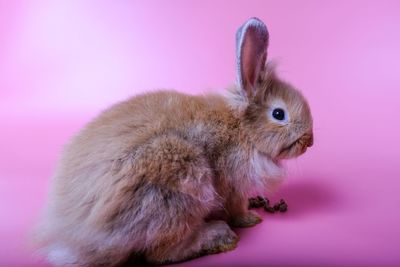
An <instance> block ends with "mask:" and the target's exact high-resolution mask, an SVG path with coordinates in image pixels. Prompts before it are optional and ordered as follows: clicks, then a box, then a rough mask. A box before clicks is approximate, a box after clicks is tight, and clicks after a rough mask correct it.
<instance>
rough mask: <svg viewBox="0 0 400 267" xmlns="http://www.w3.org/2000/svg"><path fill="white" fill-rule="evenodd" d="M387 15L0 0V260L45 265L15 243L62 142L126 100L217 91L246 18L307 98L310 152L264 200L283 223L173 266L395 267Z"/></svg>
mask: <svg viewBox="0 0 400 267" xmlns="http://www.w3.org/2000/svg"><path fill="white" fill-rule="evenodd" d="M399 13H400V4H399V2H398V1H330V3H328V2H327V1H235V2H233V1H197V2H194V1H146V2H142V3H141V4H140V5H139V4H137V3H136V4H135V3H130V2H128V1H126V2H123V1H118V3H116V2H115V3H111V1H110V2H105V1H103V2H101V3H100V2H99V1H96V2H94V1H93V2H90V1H85V2H83V1H63V2H60V1H29V2H26V1H0V59H1V60H0V99H1V100H0V101H1V103H0V120H1V138H0V266H47V265H46V264H44V263H40V262H38V261H36V260H35V259H34V258H33V257H32V256H31V255H30V253H29V251H28V249H27V245H26V233H27V231H28V229H29V228H30V227H31V226H32V224H33V222H34V220H35V218H36V217H37V216H38V214H39V212H40V209H41V207H42V206H43V204H44V201H45V198H46V190H47V186H48V181H49V177H50V175H51V173H52V171H53V170H54V166H55V163H56V160H57V158H58V155H59V153H60V150H61V147H62V145H63V144H64V143H65V142H66V141H67V140H68V138H69V137H70V136H71V135H72V134H73V133H75V132H76V131H78V130H79V128H80V127H82V126H83V125H84V123H86V122H87V121H89V120H90V119H91V118H92V117H93V116H94V115H95V114H97V113H98V112H99V111H100V110H101V109H103V108H105V107H107V106H108V105H110V104H111V103H114V102H115V101H118V100H122V99H124V98H126V97H127V96H129V95H132V94H136V93H138V92H143V91H146V90H149V89H153V88H159V87H166V88H176V89H177V90H180V91H183V92H189V93H200V92H206V91H218V92H222V88H224V87H225V86H226V85H228V84H230V83H232V82H233V81H234V79H235V68H234V66H235V65H234V59H235V58H234V33H235V30H236V28H237V27H238V26H239V25H240V24H242V23H243V22H244V21H245V20H246V19H247V18H249V17H251V16H257V17H259V18H261V19H263V20H264V21H265V22H266V24H267V26H268V27H269V31H270V36H271V40H270V44H271V45H270V50H269V55H270V56H271V57H272V58H275V59H276V60H277V61H278V63H279V72H280V73H281V75H282V76H283V77H285V78H287V79H288V80H289V81H291V82H292V83H293V84H295V85H296V86H297V87H299V88H300V89H301V90H302V91H303V92H304V94H305V95H306V97H307V98H308V99H309V102H310V105H311V107H312V111H313V114H314V119H315V145H314V147H313V148H312V149H310V150H309V152H307V153H306V155H304V156H303V157H301V158H299V159H297V160H294V161H292V162H290V163H289V164H288V173H289V175H288V179H287V182H286V184H285V185H284V186H283V187H282V189H281V190H280V191H279V192H277V193H276V194H275V195H274V196H273V197H274V198H276V199H278V198H280V197H284V198H285V199H286V200H287V202H288V204H289V211H288V212H287V213H286V214H276V215H268V214H265V213H262V214H263V216H264V219H265V220H264V222H263V223H262V224H261V225H258V226H256V227H254V228H251V229H242V230H239V231H238V232H239V233H240V236H241V241H240V243H239V246H238V248H237V249H236V250H235V251H233V252H230V253H226V254H220V255H214V256H208V257H203V258H200V259H196V260H193V261H190V262H187V263H183V264H179V265H177V266H190V267H195V266H242V265H244V264H246V265H247V266H261V265H265V266H267V265H268V266H400V253H399V245H400V229H399V225H400V213H399V205H400V194H399V189H400V168H399V164H400V161H399V159H400V157H399V156H400V155H399V154H400V152H399V151H400V147H399V142H398V139H399V137H400V125H399V124H400V123H399V118H398V116H399V114H400V108H399V106H400V75H399V74H400V73H399V72H400V63H399V62H400V52H399V51H400V31H399V26H400V16H399Z"/></svg>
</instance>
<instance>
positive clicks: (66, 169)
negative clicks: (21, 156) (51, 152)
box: [47, 91, 276, 265]
mask: <svg viewBox="0 0 400 267" xmlns="http://www.w3.org/2000/svg"><path fill="white" fill-rule="evenodd" d="M182 111H183V112H182ZM243 139H246V135H245V134H244V133H241V131H240V120H239V119H238V118H237V117H235V115H234V113H233V110H232V108H231V107H230V106H229V104H228V102H227V100H226V99H225V98H223V97H221V96H216V95H211V96H189V95H185V94H181V93H177V92H167V91H164V92H162V91H161V92H154V93H149V94H145V95H141V96H137V97H135V98H132V99H130V100H128V101H126V102H123V103H120V104H117V105H116V106H114V107H112V108H111V109H109V110H106V111H105V112H103V113H102V114H101V115H100V116H99V117H98V118H97V119H96V120H94V121H93V122H92V123H90V124H89V125H88V126H87V127H86V128H85V129H84V130H83V131H82V132H81V133H80V134H79V135H78V136H76V137H75V138H74V139H73V140H72V142H71V143H70V144H69V145H68V146H67V147H66V149H65V151H64V157H63V158H62V159H61V162H60V166H61V167H60V168H59V169H58V172H57V173H56V175H55V178H54V184H53V186H54V191H53V196H54V197H53V199H52V203H53V206H54V207H55V208H54V209H53V210H50V213H49V216H50V217H51V221H52V222H53V227H49V228H48V231H49V232H48V233H47V235H48V237H49V238H50V239H51V238H52V237H51V236H52V235H55V237H56V239H58V240H59V239H62V237H63V238H65V241H66V242H68V240H69V239H77V238H78V239H82V240H85V241H84V242H83V243H80V242H79V243H80V244H77V247H74V248H70V247H69V248H68V250H69V251H68V253H74V254H76V253H82V251H85V250H88V252H87V253H88V255H86V257H87V256H90V257H93V256H95V255H90V254H91V253H93V252H90V250H91V249H92V248H93V247H96V246H101V247H104V250H105V251H107V250H112V251H116V250H117V251H121V252H122V251H124V250H125V249H128V250H129V252H144V251H147V254H148V255H149V256H151V255H152V253H160V254H162V253H164V252H165V251H162V249H161V251H160V247H163V246H165V245H166V244H174V243H177V244H178V243H182V241H183V240H185V238H187V237H188V236H190V239H191V240H192V239H193V238H194V237H193V234H196V233H197V230H198V229H201V228H204V227H206V226H208V224H207V223H205V222H204V219H206V218H207V217H209V216H212V214H221V215H225V216H223V218H224V219H226V218H229V219H231V220H230V221H231V223H232V224H236V225H238V226H239V225H242V226H247V225H248V226H250V225H252V224H255V223H257V222H259V220H260V219H259V218H258V217H257V216H256V215H254V214H253V213H247V211H246V209H247V207H246V201H244V200H245V199H247V196H248V194H249V193H250V189H251V188H255V186H257V185H258V186H259V185H261V184H263V183H264V182H265V181H264V180H261V177H262V178H264V177H268V176H269V177H274V175H276V173H274V172H276V169H275V168H271V174H272V175H268V171H269V169H268V167H269V166H272V164H271V165H269V164H265V162H261V160H262V156H261V155H258V156H257V154H258V152H257V150H256V149H255V148H254V147H252V146H251V145H250V142H248V141H247V142H244V140H243ZM82 148H85V149H84V150H82ZM264 160H265V159H264ZM258 161H260V162H258ZM260 170H261V171H264V172H265V173H264V175H259V172H260ZM256 179H260V180H259V181H256ZM160 211H162V212H165V213H162V214H159V212H160ZM221 211H223V213H222V212H221ZM166 215H168V216H166ZM221 219H222V218H221ZM117 220H118V223H116V221H117ZM210 225H213V224H212V223H211V224H210ZM221 227H222V228H221ZM217 228H221V230H222V231H226V232H227V233H228V236H230V238H231V239H232V240H231V241H232V243H231V244H230V245H231V246H232V247H234V246H235V244H236V240H237V237H236V235H235V234H234V233H233V232H231V231H230V230H229V228H228V226H227V225H226V226H224V223H223V222H221V221H220V222H218V223H217ZM228 230H229V231H228ZM214 231H215V229H214ZM60 234H61V235H62V236H60ZM64 235H65V237H64ZM202 235H203V236H201V237H199V238H201V239H203V238H205V236H204V233H202ZM205 239H207V238H205ZM86 242H87V243H86ZM203 242H214V241H213V240H201V241H200V240H199V244H198V246H199V249H200V248H201V246H204V245H205V244H204V243H203ZM85 243H86V244H85ZM68 246H69V244H68ZM68 246H67V245H66V244H60V245H58V246H56V247H55V248H53V249H55V250H56V251H55V252H56V253H60V249H66V247H68ZM185 246H187V245H185ZM77 248H79V249H77ZM229 248H230V247H229ZM226 249H228V248H226ZM221 250H224V249H223V248H221ZM105 251H102V252H101V253H100V255H102V257H103V256H104V255H106V257H104V260H107V264H108V265H111V263H110V262H108V259H110V256H109V255H107V253H106V252H105ZM55 252H54V251H53V252H52V253H53V254H54V253H55ZM177 252H179V253H181V252H182V250H181V249H179V250H178V251H177ZM196 252H197V253H199V252H200V250H199V251H196ZM215 252H217V251H215ZM64 253H66V252H64ZM204 253H205V251H204ZM125 255H126V256H128V255H129V254H128V253H126V252H125ZM156 255H157V257H154V260H153V261H156V259H162V257H160V256H161V255H159V254H156ZM182 256H183V255H182ZM192 256H193V255H189V254H188V255H186V256H183V257H182V259H185V258H188V257H192ZM123 258H124V257H121V259H123ZM167 260H169V259H168V258H167ZM97 261H98V260H97ZM112 262H113V263H116V262H115V260H114V259H113V261H112Z"/></svg>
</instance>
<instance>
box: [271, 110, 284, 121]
mask: <svg viewBox="0 0 400 267" xmlns="http://www.w3.org/2000/svg"><path fill="white" fill-rule="evenodd" d="M272 117H274V118H275V119H277V120H278V121H283V120H284V119H285V111H284V110H283V109H281V108H276V109H274V110H273V111H272Z"/></svg>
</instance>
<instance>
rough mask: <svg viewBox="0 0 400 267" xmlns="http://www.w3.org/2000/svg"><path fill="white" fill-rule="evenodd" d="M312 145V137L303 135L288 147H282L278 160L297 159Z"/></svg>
mask: <svg viewBox="0 0 400 267" xmlns="http://www.w3.org/2000/svg"><path fill="white" fill-rule="evenodd" d="M312 145H313V135H312V134H309V133H307V134H303V135H302V136H301V137H300V138H298V139H296V140H295V141H294V142H293V143H291V144H290V145H288V146H286V147H284V148H283V149H282V150H281V152H280V153H279V155H278V158H279V159H288V158H294V157H298V156H300V155H301V154H303V153H304V152H306V150H307V148H308V147H311V146H312Z"/></svg>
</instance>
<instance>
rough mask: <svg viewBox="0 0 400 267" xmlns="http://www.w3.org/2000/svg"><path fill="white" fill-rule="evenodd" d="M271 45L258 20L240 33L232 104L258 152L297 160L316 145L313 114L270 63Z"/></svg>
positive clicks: (301, 97)
mask: <svg viewBox="0 0 400 267" xmlns="http://www.w3.org/2000/svg"><path fill="white" fill-rule="evenodd" d="M268 41H269V34H268V30H267V27H266V26H265V24H264V23H263V22H262V21H260V20H259V19H257V18H251V19H249V20H248V21H247V22H246V23H245V24H244V25H243V26H242V27H240V28H239V29H238V31H237V34H236V46H237V47H236V53H237V86H236V87H235V88H234V89H233V90H232V93H233V95H232V98H231V103H232V106H233V108H234V109H236V111H237V113H238V114H239V116H240V118H241V124H242V129H243V130H244V133H245V134H246V135H247V136H248V137H249V139H250V140H251V143H252V144H253V145H254V146H255V147H256V148H257V150H258V151H259V152H261V153H263V154H265V155H267V156H269V157H270V158H271V159H275V160H279V159H285V158H292V157H297V156H299V155H301V154H302V153H304V152H305V151H306V149H307V147H310V146H311V145H312V144H313V133H312V117H311V112H310V108H309V105H308V103H307V101H306V100H305V98H304V97H303V96H302V94H301V93H300V92H299V91H297V90H296V89H295V88H293V87H292V86H291V85H290V84H288V83H286V82H284V81H282V80H280V79H279V78H278V77H277V75H276V74H275V72H274V68H273V66H272V65H271V64H270V63H267V48H268Z"/></svg>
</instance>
